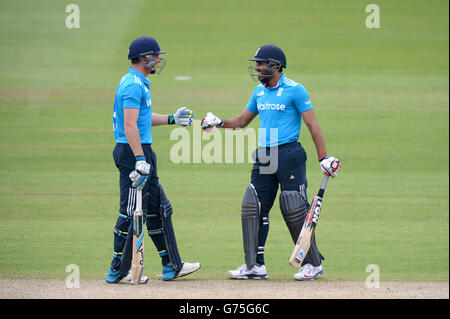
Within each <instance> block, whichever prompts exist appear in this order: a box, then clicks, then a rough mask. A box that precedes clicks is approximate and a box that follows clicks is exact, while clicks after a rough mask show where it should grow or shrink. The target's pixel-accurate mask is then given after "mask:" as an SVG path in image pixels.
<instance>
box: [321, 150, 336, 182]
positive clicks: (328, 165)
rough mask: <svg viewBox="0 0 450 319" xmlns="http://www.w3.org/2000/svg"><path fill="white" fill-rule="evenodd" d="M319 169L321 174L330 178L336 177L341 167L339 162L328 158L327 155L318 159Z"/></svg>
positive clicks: (333, 158)
mask: <svg viewBox="0 0 450 319" xmlns="http://www.w3.org/2000/svg"><path fill="white" fill-rule="evenodd" d="M319 164H320V168H321V169H322V172H323V173H324V174H325V175H327V176H331V177H333V178H334V177H336V175H337V173H338V171H339V168H340V167H341V162H340V161H339V160H338V159H337V158H336V157H333V156H328V155H327V154H325V155H323V156H322V157H321V158H319Z"/></svg>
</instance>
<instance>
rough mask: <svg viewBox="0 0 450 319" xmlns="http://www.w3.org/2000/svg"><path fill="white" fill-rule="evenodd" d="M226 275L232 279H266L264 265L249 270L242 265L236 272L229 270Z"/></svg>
mask: <svg viewBox="0 0 450 319" xmlns="http://www.w3.org/2000/svg"><path fill="white" fill-rule="evenodd" d="M227 275H228V277H230V278H232V279H266V278H267V272H266V265H258V264H256V265H255V266H253V268H252V269H250V270H249V269H248V268H247V265H246V264H243V265H242V266H240V267H238V269H236V270H229V271H228V273H227Z"/></svg>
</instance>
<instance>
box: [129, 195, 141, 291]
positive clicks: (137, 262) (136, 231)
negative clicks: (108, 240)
mask: <svg viewBox="0 0 450 319" xmlns="http://www.w3.org/2000/svg"><path fill="white" fill-rule="evenodd" d="M143 227H144V214H143V211H142V190H137V193H136V210H135V212H134V214H133V255H132V262H131V284H133V285H135V284H138V283H139V279H140V278H141V276H142V271H143V269H144V232H143Z"/></svg>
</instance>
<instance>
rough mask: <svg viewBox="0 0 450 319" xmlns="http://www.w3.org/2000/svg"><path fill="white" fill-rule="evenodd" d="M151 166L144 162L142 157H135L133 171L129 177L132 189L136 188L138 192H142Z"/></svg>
mask: <svg viewBox="0 0 450 319" xmlns="http://www.w3.org/2000/svg"><path fill="white" fill-rule="evenodd" d="M150 169H151V166H150V164H149V163H147V162H146V161H145V157H144V156H137V157H136V165H135V167H134V171H132V172H131V173H130V175H129V177H130V179H131V181H132V182H133V184H131V186H132V187H136V188H137V189H138V190H142V189H143V188H144V186H145V183H147V180H148V177H149V175H150Z"/></svg>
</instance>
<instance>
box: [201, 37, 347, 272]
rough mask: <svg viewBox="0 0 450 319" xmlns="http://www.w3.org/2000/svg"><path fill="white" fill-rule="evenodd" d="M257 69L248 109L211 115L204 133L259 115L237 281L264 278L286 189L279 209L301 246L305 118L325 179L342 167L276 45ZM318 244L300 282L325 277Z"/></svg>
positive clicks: (262, 54) (261, 55) (259, 56)
mask: <svg viewBox="0 0 450 319" xmlns="http://www.w3.org/2000/svg"><path fill="white" fill-rule="evenodd" d="M249 61H254V62H255V63H256V65H255V66H249V72H250V76H251V77H252V78H253V79H254V80H255V81H259V82H261V84H259V85H258V86H256V88H255V89H254V91H253V94H252V96H251V98H250V101H249V102H248V104H247V106H246V107H245V109H244V110H243V111H242V113H241V114H240V115H238V116H235V117H232V118H229V119H220V118H219V117H217V116H215V115H214V114H212V113H207V114H206V116H205V117H204V118H203V120H202V128H203V129H204V130H206V131H211V130H213V129H215V127H222V128H233V129H235V128H244V127H246V126H247V125H248V124H249V123H250V122H251V121H252V120H253V119H254V118H255V117H256V116H257V115H258V114H259V118H260V130H259V140H258V149H257V150H256V151H255V152H254V165H253V168H252V172H251V182H250V184H249V185H248V187H247V189H246V191H245V194H244V198H243V200H242V213H241V220H242V231H243V241H244V253H245V263H244V264H243V265H242V266H240V267H238V268H237V269H236V270H230V271H228V277H230V278H235V279H264V278H267V276H268V275H267V271H266V266H265V261H264V246H265V243H266V239H267V235H268V233H269V211H270V209H271V208H272V206H273V203H274V200H275V198H276V195H277V192H278V185H280V188H281V194H280V209H281V214H282V215H283V218H284V220H285V222H286V225H287V228H288V230H289V232H290V235H291V237H292V240H293V241H294V243H295V242H296V241H297V238H298V236H299V233H300V230H301V228H302V226H303V222H304V220H305V217H306V215H307V213H308V209H309V203H308V198H307V193H306V189H307V186H308V184H307V179H306V152H305V150H304V148H303V147H302V145H301V143H300V142H299V141H298V138H299V136H300V128H301V124H302V119H303V121H304V122H305V124H306V126H307V127H308V129H309V132H310V133H311V137H312V139H313V141H314V144H315V147H316V150H317V156H318V162H319V165H320V168H321V170H322V172H323V174H326V175H329V176H331V177H336V175H337V173H338V170H339V167H340V162H339V160H337V159H336V158H335V157H333V156H330V155H328V154H327V150H326V148H325V141H324V138H323V135H322V132H321V129H320V127H319V125H318V122H317V119H316V116H315V114H314V108H313V105H312V104H311V101H310V98H309V96H308V93H307V92H306V90H305V88H304V87H303V85H302V84H300V83H297V82H295V81H293V80H291V79H289V78H287V77H286V75H285V74H284V73H283V70H284V69H286V56H285V54H284V52H283V51H282V50H281V49H280V48H279V47H277V46H275V45H264V46H262V47H260V48H259V49H258V50H257V51H256V53H255V56H254V57H253V58H252V59H250V60H249ZM323 259H324V258H323V256H322V255H321V254H320V252H319V250H318V248H317V244H316V242H315V239H313V241H312V243H311V248H310V249H309V252H308V254H307V255H306V257H305V259H304V262H303V264H302V267H301V268H300V270H299V271H298V272H297V273H295V275H294V279H296V280H312V279H314V278H316V277H317V276H319V275H321V274H322V273H323V267H322V260H323Z"/></svg>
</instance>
